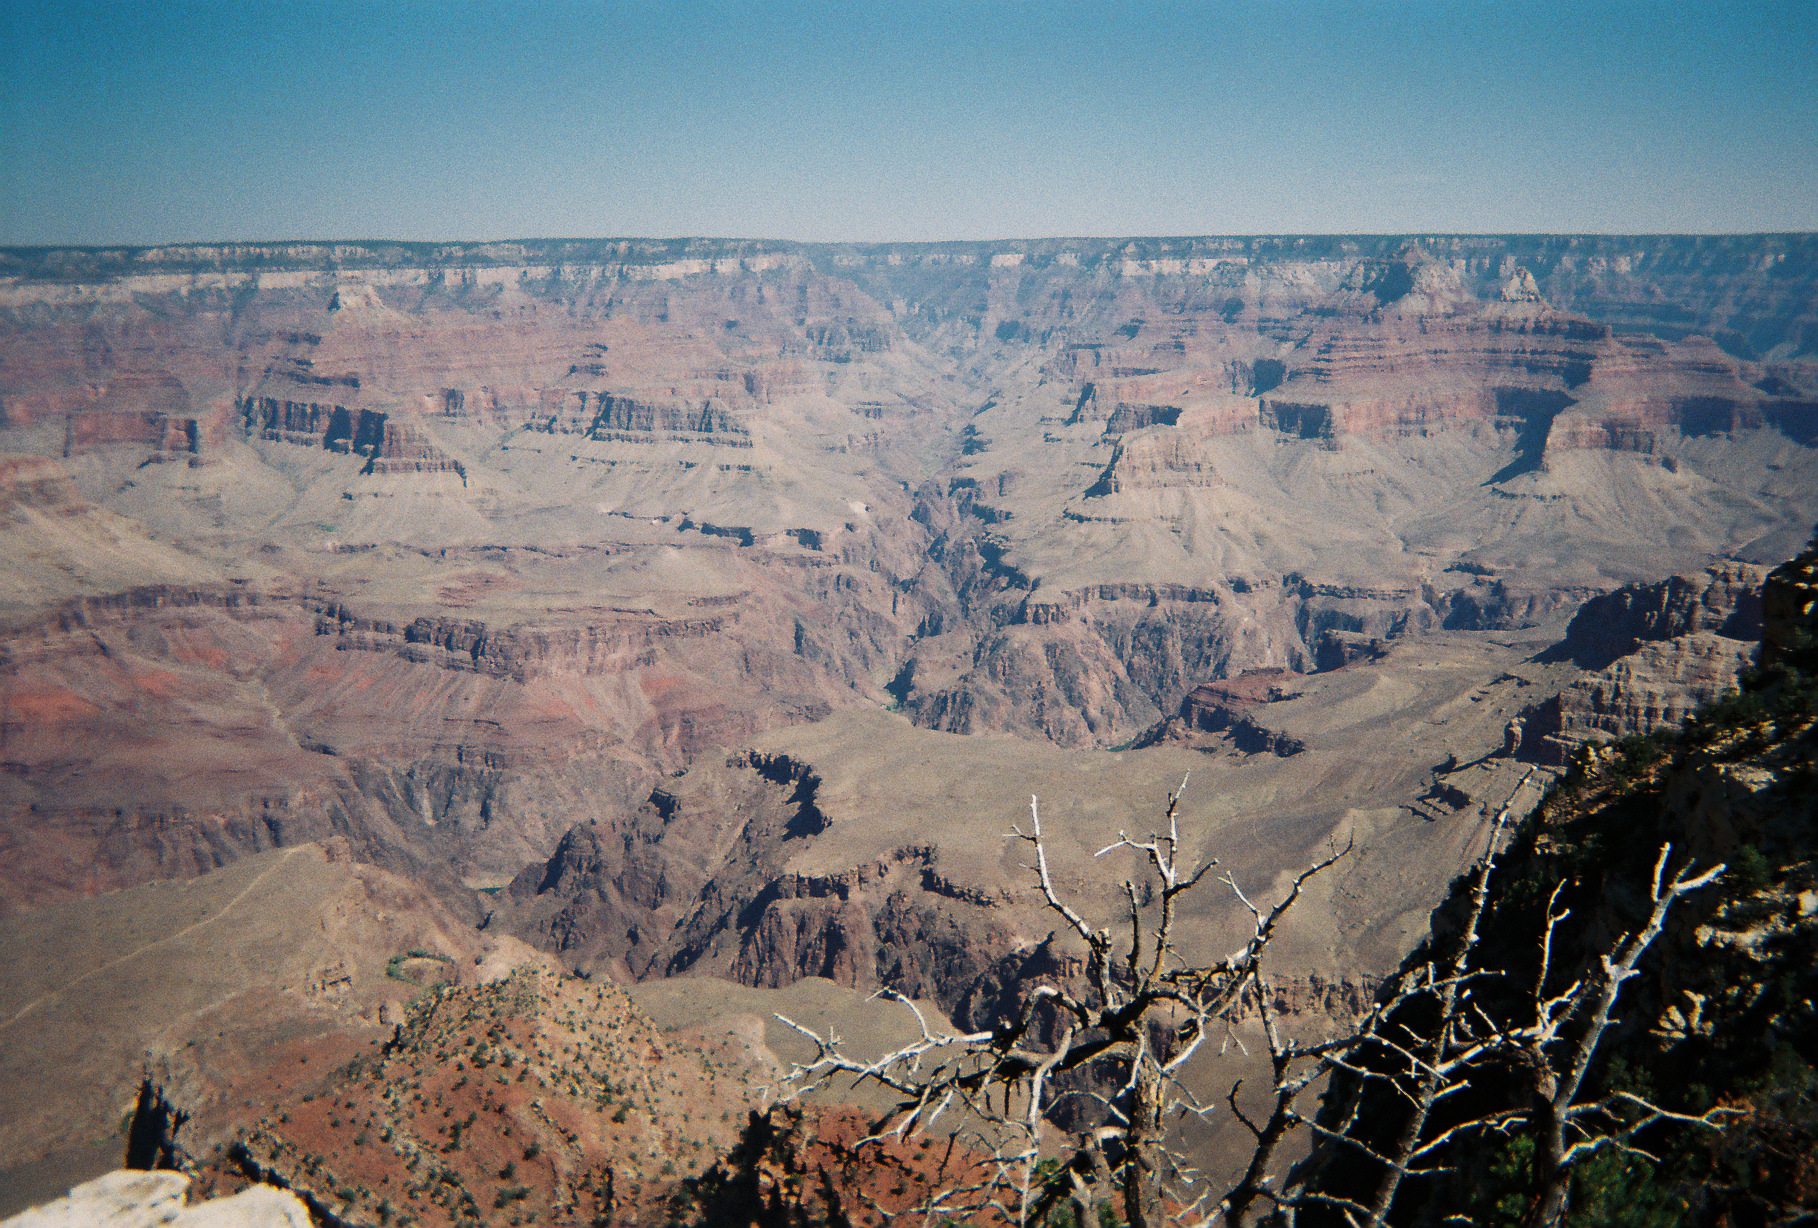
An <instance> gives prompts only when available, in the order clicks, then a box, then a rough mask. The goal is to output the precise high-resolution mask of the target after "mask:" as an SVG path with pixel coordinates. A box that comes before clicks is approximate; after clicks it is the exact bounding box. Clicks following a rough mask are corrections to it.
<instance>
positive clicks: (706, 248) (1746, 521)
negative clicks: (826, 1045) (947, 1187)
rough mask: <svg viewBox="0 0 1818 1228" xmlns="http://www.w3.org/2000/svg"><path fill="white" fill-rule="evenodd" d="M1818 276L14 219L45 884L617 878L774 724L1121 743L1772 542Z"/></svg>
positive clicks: (1465, 250) (689, 886)
mask: <svg viewBox="0 0 1818 1228" xmlns="http://www.w3.org/2000/svg"><path fill="white" fill-rule="evenodd" d="M1815 299H1818V246H1815V241H1814V240H1813V239H1812V238H1811V237H1810V236H1760V237H1748V236H1738V237H1723V238H1693V239H1681V238H1660V237H1638V238H1622V237H1609V236H1605V237H1570V236H1566V237H1553V238H1545V237H1508V238H1500V237H1494V236H1480V237H1458V236H1425V237H1414V238H1396V239H1383V238H1370V237H1343V236H1338V237H1324V238H1319V237H1314V238H1266V237H1264V238H1232V239H1179V240H1175V239H1169V240H1116V241H1112V240H1043V241H1039V242H1005V243H998V244H977V243H971V244H968V243H958V244H914V245H873V246H862V245H861V246H818V247H817V246H804V245H797V244H789V243H769V242H744V243H730V242H719V241H709V240H676V241H668V242H659V241H643V240H601V241H597V242H595V241H586V242H572V243H568V242H548V243H544V242H514V243H496V244H433V245H412V244H359V243H322V244H308V243H303V244H238V245H212V246H211V245H188V246H177V247H166V248H157V249H106V250H99V249H97V250H88V249H81V250H77V249H69V250H62V249H57V250H53V249H31V250H22V249H13V250H7V251H0V421H3V422H4V426H3V427H0V447H3V448H5V449H7V450H8V451H9V453H10V458H9V459H7V460H6V461H5V462H4V467H3V469H0V521H3V531H4V533H5V535H6V538H7V544H8V548H9V551H10V557H12V558H15V559H17V560H19V566H18V567H17V568H16V569H14V572H13V574H12V575H11V576H9V578H8V580H7V582H6V585H5V586H4V590H3V591H0V597H3V598H4V603H3V606H4V615H5V618H6V620H7V640H6V654H7V655H6V657H5V660H4V663H3V665H0V680H3V686H4V695H3V696H0V702H3V703H4V705H5V710H6V711H5V715H4V716H0V734H3V736H4V742H5V746H4V748H3V750H0V758H3V759H4V760H5V761H6V763H7V774H6V776H5V778H4V782H0V783H3V791H0V801H3V804H4V806H5V808H6V810H5V814H6V828H5V831H6V839H7V841H8V847H9V849H10V850H11V852H12V857H11V859H10V860H11V863H12V864H14V865H16V866H19V867H26V868H25V869H21V870H20V871H19V872H18V873H17V874H15V875H13V876H12V878H11V879H10V880H9V883H8V885H7V888H6V890H7V893H8V894H7V901H8V904H9V906H12V907H19V906H25V905H29V904H33V903H38V902H43V901H45V900H48V899H52V898H58V897H59V896H61V895H64V894H70V893H76V894H80V893H84V892H91V891H96V890H102V889H106V888H109V887H112V886H118V885H121V884H124V883H130V882H134V881H140V880H142V879H145V878H152V877H163V876H173V875H186V874H191V873H195V872H197V871H198V870H199V869H203V868H207V867H208V866H211V865H215V864H219V863H221V862H223V861H226V860H231V859H233V858H234V857H237V856H240V855H242V854H243V853H244V852H246V851H250V850H254V849H259V848H264V847H269V846H270V845H271V844H274V843H289V842H291V841H293V840H296V839H305V838H317V837H320V836H324V835H330V834H338V835H342V836H345V837H347V838H349V839H350V840H352V841H353V842H354V844H355V845H356V847H358V848H359V849H361V850H362V854H361V855H362V856H365V857H369V858H371V859H373V860H375V861H380V862H381V863H382V864H386V865H389V866H394V867H396V868H400V869H407V870H410V871H411V872H412V873H415V874H418V875H421V876H428V877H430V878H434V879H435V880H436V881H437V882H439V883H441V884H442V886H443V888H445V889H446V890H449V891H454V892H459V891H462V890H465V889H466V888H469V887H487V888H503V887H505V886H506V885H507V884H510V883H512V882H513V881H514V878H515V877H516V876H518V874H519V871H520V870H522V869H523V867H524V866H525V865H526V864H533V865H543V864H544V863H545V862H547V860H548V859H549V858H550V857H552V856H553V855H555V854H556V853H557V852H558V849H559V848H560V849H564V850H566V851H565V852H564V853H563V857H565V858H568V859H569V860H570V861H571V862H572V863H573V864H572V865H571V866H570V868H569V869H568V870H564V871H562V872H561V874H570V875H575V874H578V875H581V876H582V877H583V878H585V877H586V876H587V874H588V873H591V872H590V871H588V870H586V869H585V867H586V866H587V865H591V864H595V862H596V861H598V859H599V858H606V857H607V855H606V853H605V852H604V851H601V852H599V853H598V856H597V857H596V854H595V852H594V851H592V850H590V849H589V848H587V847H585V846H584V843H583V844H576V843H574V840H578V837H576V838H574V839H573V840H571V839H569V837H568V836H567V835H565V833H570V832H571V831H572V829H574V828H575V825H576V823H577V822H580V821H583V820H585V821H587V822H588V823H595V824H598V825H600V826H601V830H603V831H611V832H614V833H618V834H616V835H614V836H612V837H611V839H620V838H621V837H622V836H623V834H624V832H625V831H626V830H629V829H628V828H627V827H626V825H627V824H628V823H629V824H631V825H632V827H633V828H637V827H638V825H639V824H646V823H648V822H654V821H656V820H655V819H653V818H650V817H649V816H650V815H651V814H652V813H654V812H651V811H650V810H649V805H650V804H651V803H649V802H648V800H647V799H649V798H651V797H652V796H653V790H656V789H658V788H659V786H661V784H662V781H663V779H664V778H665V777H667V776H669V775H670V774H672V773H675V772H677V771H682V770H685V769H688V768H689V767H690V766H691V765H697V764H700V763H703V762H708V763H712V762H718V761H719V760H720V759H722V758H723V757H724V755H725V754H726V753H728V752H729V751H734V750H737V749H738V748H740V747H742V746H745V745H747V744H749V743H751V742H752V740H753V739H754V738H758V737H760V736H761V735H763V734H765V733H766V732H767V731H771V730H775V729H778V728H782V727H787V726H791V725H795V724H800V723H804V722H812V721H820V720H825V719H828V718H830V717H832V716H834V715H837V714H838V713H841V712H845V711H851V710H864V709H871V708H875V707H877V706H879V705H888V706H891V707H894V708H896V709H898V710H899V711H900V712H901V713H902V714H903V715H905V716H906V717H908V718H909V719H910V720H912V721H913V722H915V723H916V724H918V725H920V726H922V727H924V728H927V729H933V730H941V731H951V732H956V733H968V734H989V733H1012V734H1015V735H1017V736H1020V737H1023V738H1027V739H1032V740H1034V741H1036V742H1039V743H1052V744H1055V745H1059V746H1062V747H1069V748H1082V749H1083V748H1092V747H1107V746H1117V745H1123V744H1126V743H1130V742H1132V741H1133V740H1137V739H1140V738H1142V737H1144V736H1146V734H1147V731H1149V730H1151V729H1152V728H1153V727H1154V726H1155V725H1156V724H1157V722H1159V721H1161V720H1162V719H1163V718H1164V717H1166V716H1168V715H1170V714H1174V713H1177V712H1179V711H1180V709H1181V705H1182V702H1183V700H1184V699H1186V698H1187V697H1188V696H1189V694H1190V693H1192V692H1194V690H1195V688H1197V687H1200V686H1202V685H1203V684H1206V683H1209V682H1214V681H1217V680H1220V679H1229V678H1234V677H1236V676H1238V675H1241V674H1243V673H1244V672H1245V671H1246V670H1254V669H1281V670H1286V671H1289V672H1291V673H1295V674H1318V673H1323V672H1331V671H1336V670H1344V669H1354V668H1357V667H1359V666H1363V665H1367V664H1368V663H1370V662H1372V661H1375V660H1378V659H1381V658H1383V657H1384V656H1385V655H1386V654H1389V653H1391V652H1392V651H1393V650H1394V648H1395V646H1396V645H1397V644H1400V643H1403V642H1407V641H1411V640H1413V639H1416V638H1418V637H1427V636H1433V635H1442V634H1450V633H1465V632H1474V633H1481V634H1490V633H1496V632H1503V631H1513V630H1518V629H1521V628H1527V627H1532V626H1537V625H1548V624H1551V623H1555V622H1558V623H1563V620H1564V619H1565V618H1567V617H1568V616H1569V615H1570V614H1571V613H1572V612H1573V611H1574V610H1576V609H1577V608H1578V606H1579V605H1580V604H1581V603H1583V602H1584V601H1585V600H1587V599H1589V598H1592V597H1595V596H1597V595H1599V594H1601V593H1606V592H1610V591H1612V590H1615V589H1617V588H1619V587H1620V586H1622V585H1625V584H1637V583H1652V582H1655V581H1658V580H1659V579H1660V578H1661V577H1663V576H1666V575H1669V574H1675V573H1678V574H1696V573H1698V572H1699V570H1700V569H1702V568H1703V567H1705V566H1707V565H1709V564H1711V563H1713V562H1714V561H1716V560H1719V559H1724V558H1729V559H1731V560H1733V561H1734V565H1737V566H1740V565H1742V564H1744V563H1748V562H1750V561H1753V562H1754V563H1767V562H1774V561H1777V560H1778V558H1780V557H1785V555H1787V554H1790V553H1791V552H1792V551H1793V549H1794V548H1796V547H1797V546H1798V544H1800V543H1801V542H1802V541H1803V540H1804V538H1805V536H1806V534H1807V531H1808V529H1809V526H1810V524H1811V522H1812V521H1813V520H1814V519H1818V462H1815V460H1814V457H1815V456H1818V453H1815V451H1814V447H1813V443H1814V441H1815V438H1818V408H1815V406H1818V363H1815V358H1818V341H1815V338H1818V334H1815V333H1814V330H1813V326H1812V325H1813V311H1814V308H1813V302H1814V300H1815ZM1206 732H1209V731H1206ZM1265 732H1266V731H1265ZM1256 736H1258V737H1261V736H1263V734H1257V735H1256ZM1266 740H1267V739H1266V738H1265V741H1266ZM1269 745H1270V746H1272V747H1275V748H1276V750H1277V751H1279V750H1281V749H1286V748H1289V747H1291V743H1290V742H1286V741H1280V740H1277V741H1274V742H1270V743H1269ZM766 787H770V786H766ZM774 787H776V788H781V787H782V786H780V785H778V786H774ZM791 788H794V786H791ZM638 815H643V816H645V817H643V818H634V817H631V816H638ZM779 821H781V820H779ZM709 826H710V827H713V825H711V824H710V825H709ZM713 829H714V830H718V828H717V827H713ZM640 830H641V828H640ZM753 830H754V831H755V830H757V829H753ZM602 838H604V837H602ZM703 838H704V837H703ZM727 838H730V837H727ZM768 838H769V837H766V839H768ZM779 838H780V837H779ZM640 839H641V838H640ZM752 839H754V840H755V839H757V837H756V836H753V837H752ZM565 840H568V841H569V842H568V843H564V841H565ZM608 842H609V843H610V840H609V841H608ZM910 843H911V844H914V843H915V842H910ZM602 847H603V846H602ZM905 847H908V845H905ZM886 852H887V850H886ZM701 856H705V854H702V855H701ZM754 856H757V857H758V861H762V856H759V855H757V854H754ZM590 859H593V860H590ZM607 860H610V858H607ZM634 860H635V859H634ZM683 860H684V861H685V860H686V858H684V859H683ZM708 860H709V861H711V859H708ZM697 862H698V864H697V866H696V869H695V870H694V871H691V872H690V873H691V874H693V876H694V877H692V878H690V877H689V876H688V875H687V874H683V872H682V871H681V870H678V869H674V868H673V867H671V868H669V869H666V870H664V871H663V873H666V874H668V875H670V882H671V886H670V887H669V888H667V889H665V890H668V891H670V892H672V893H674V892H680V893H681V894H682V895H684V896H686V895H687V894H688V893H689V892H698V891H701V890H708V889H709V879H711V877H712V875H711V874H710V873H709V871H708V869H707V868H706V866H707V865H708V861H700V860H699V858H698V857H697ZM565 864H566V863H565ZM599 864H605V862H604V861H599ZM678 864H679V863H678ZM753 864H757V863H756V862H754V863H753ZM891 864H893V865H894V864H895V863H891ZM909 866H910V862H908V861H905V862H903V863H902V865H901V866H899V867H898V868H897V869H894V870H891V871H890V873H892V874H899V873H900V874H907V875H910V876H911V877H914V876H915V875H916V874H919V873H920V871H919V870H913V869H910V868H905V867H909ZM561 874H558V878H560V877H561ZM614 874H615V876H616V875H617V874H618V871H615V872H614ZM437 876H440V877H437ZM595 877H596V878H597V874H596V875H595ZM614 881H615V885H614V887H613V888H612V892H616V893H617V894H618V896H619V897H622V899H619V900H618V901H617V902H614V901H612V900H608V901H607V903H606V904H602V905H601V906H600V907H602V908H607V907H608V904H609V905H610V908H608V911H609V912H611V913H612V916H613V917H615V918H618V919H616V920H613V921H611V922H610V924H609V925H608V926H607V928H611V927H612V926H617V927H618V928H619V930H620V931H621V937H620V938H617V939H614V940H613V942H612V944H609V945H610V953H608V951H607V947H598V950H599V952H600V953H601V954H600V958H601V959H603V960H606V961H607V962H608V963H612V961H629V962H624V963H622V964H618V963H614V964H613V966H614V967H621V966H622V967H623V968H624V969H625V971H626V972H627V974H637V975H642V974H644V973H645V972H647V971H649V970H652V969H656V968H658V967H659V965H658V964H652V963H649V962H648V961H649V960H651V959H655V958H656V955H657V950H658V946H659V945H660V944H658V942H657V940H656V939H655V938H653V937H649V936H648V935H647V934H645V931H647V930H649V928H650V926H649V924H648V918H647V917H645V914H648V913H650V912H651V911H652V910H653V909H654V910H657V911H660V909H661V908H662V907H663V906H664V905H662V904H661V903H660V902H658V903H653V902H652V901H656V900H658V897H660V896H662V894H663V893H662V892H661V891H658V890H657V887H656V886H655V885H653V884H654V883H657V882H660V881H662V876H661V875H660V874H659V875H658V877H657V878H656V879H654V880H653V879H651V878H650V873H649V872H647V871H645V870H639V871H637V872H636V873H633V874H632V876H631V878H630V879H627V880H626V881H625V882H623V883H619V882H617V880H616V877H615V879H614ZM462 884H465V886H462ZM723 889H724V890H730V889H729V888H723ZM514 890H516V889H515V888H514ZM968 890H970V888H968ZM653 893H654V894H653ZM611 894H612V893H611V892H609V893H608V895H611ZM601 898H602V899H606V897H604V896H602V897H601ZM663 898H668V897H663ZM727 898H731V897H730V896H728V897H727ZM625 900H638V901H642V902H641V903H639V904H637V907H636V908H635V909H634V908H632V907H631V905H629V904H625V903H624V901H625ZM615 909H616V910H617V911H613V910H615ZM627 909H629V910H630V911H627ZM639 909H641V910H643V911H642V912H639V911H638V910H639ZM546 911H549V910H546ZM556 911H559V910H556ZM639 917H645V920H644V921H639V920H638V918H639ZM671 920H672V921H673V920H675V919H674V918H672V919H671ZM525 924H526V925H530V924H532V923H531V922H525ZM534 924H535V925H536V926H539V927H542V928H541V929H540V930H539V932H540V933H544V934H545V935H546V936H547V935H554V934H556V933H557V931H558V930H561V929H562V927H563V926H564V925H569V923H568V922H564V921H562V920H561V919H560V918H559V917H557V916H555V915H554V912H553V911H552V912H550V915H548V916H543V917H541V919H539V920H537V921H535V923H534ZM633 924H638V925H640V926H641V927H642V928H640V931H639V932H640V934H643V935H645V936H644V937H641V938H639V939H636V940H633V939H631V938H629V937H626V936H625V935H628V934H629V929H628V928H627V927H629V926H631V925H633ZM777 924H781V922H778V923H777ZM901 924H902V925H904V926H906V927H910V928H911V929H913V928H914V926H916V925H921V922H912V921H911V920H907V919H906V920H903V921H902V922H901ZM569 928H570V929H574V932H576V933H579V932H580V930H579V929H575V927H574V926H572V925H569ZM904 932H909V930H907V929H906V930H905V931H904ZM551 940H552V941H555V939H551ZM577 941H578V940H577ZM586 941H587V942H589V943H594V944H595V946H597V945H598V941H597V940H596V939H594V938H589V939H587V940H586ZM664 941H667V939H665V940H664ZM779 941H780V940H779ZM589 949H590V950H591V949H593V947H590V948H589ZM676 958H678V956H677V954H676V953H675V952H673V951H672V952H669V953H668V954H666V955H664V956H663V959H664V960H670V961H673V960H674V959H676ZM754 958H756V957H754ZM828 958H834V957H828ZM838 958H844V959H848V961H850V960H851V959H856V958H859V957H857V956H840V957H838ZM817 960H819V961H820V962H819V963H818V964H817V962H816V961H817ZM638 961H645V962H643V963H642V964H640V963H639V962H638ZM684 962H685V961H684ZM758 962H759V963H760V964H763V965H765V966H769V965H770V964H771V963H773V962H774V961H772V960H770V958H769V957H768V956H765V957H764V958H763V959H761V960H759V961H758ZM785 962H787V961H785ZM834 962H835V964H837V963H838V959H835V960H834ZM660 966H661V967H664V968H666V967H668V966H669V964H668V963H662V964H661V965H660ZM676 966H680V965H676ZM754 966H755V965H754ZM789 966H791V967H795V968H797V971H798V972H799V971H800V969H803V968H807V967H810V966H834V965H833V964H827V963H826V960H824V959H821V957H819V956H815V957H813V958H809V957H803V958H802V959H799V960H795V961H794V963H792V964H790V965H789ZM840 966H844V965H840ZM854 966H856V965H854ZM740 975H745V973H744V972H741V973H740ZM751 975H757V974H756V973H752V974H751ZM764 975H769V974H768V973H766V974H764ZM792 975H793V973H792Z"/></svg>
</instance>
